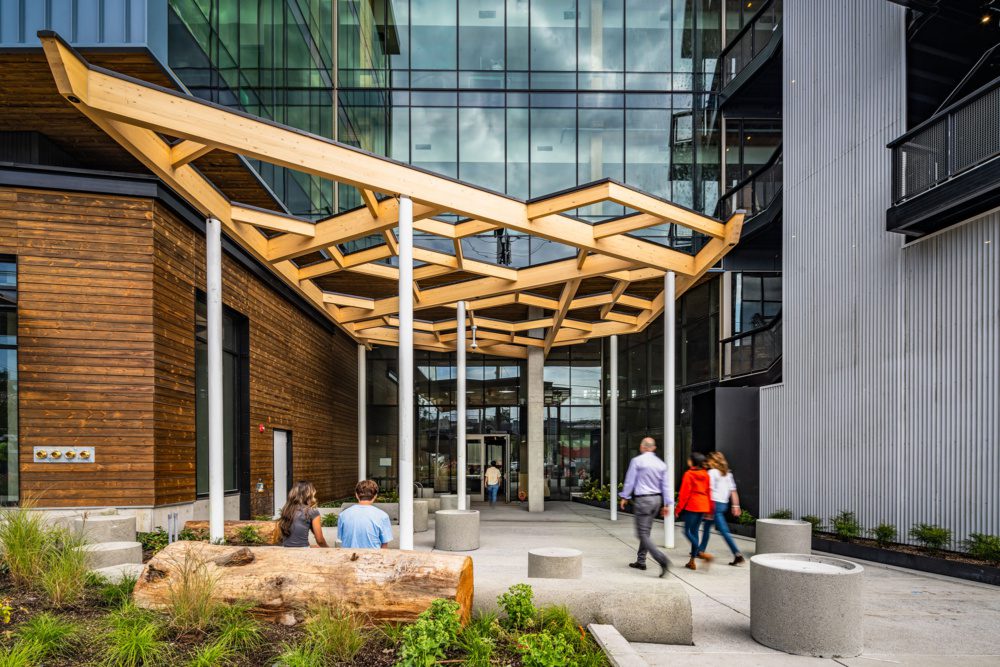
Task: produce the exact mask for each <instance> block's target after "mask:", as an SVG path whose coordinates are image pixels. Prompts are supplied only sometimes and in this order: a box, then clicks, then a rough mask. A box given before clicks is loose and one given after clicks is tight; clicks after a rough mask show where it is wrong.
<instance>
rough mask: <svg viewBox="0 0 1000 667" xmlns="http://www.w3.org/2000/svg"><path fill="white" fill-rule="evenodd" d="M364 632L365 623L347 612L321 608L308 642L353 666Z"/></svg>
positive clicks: (315, 613) (308, 623) (309, 624)
mask: <svg viewBox="0 0 1000 667" xmlns="http://www.w3.org/2000/svg"><path fill="white" fill-rule="evenodd" d="M455 606H456V608H457V607H458V605H457V604H456V605H455ZM364 628H365V623H364V620H363V619H361V618H359V617H358V616H356V615H354V614H351V613H350V612H348V611H347V610H345V609H331V608H330V607H318V608H317V609H315V610H314V611H313V613H312V615H311V616H310V617H309V620H307V621H306V641H307V642H308V643H310V644H312V645H313V646H314V647H316V649H318V650H319V652H320V654H321V655H326V656H332V657H334V658H335V659H336V660H337V662H351V661H352V660H353V659H354V656H355V655H357V653H358V651H360V650H361V647H362V646H364V645H365V641H366V639H367V637H366V635H365V632H364Z"/></svg>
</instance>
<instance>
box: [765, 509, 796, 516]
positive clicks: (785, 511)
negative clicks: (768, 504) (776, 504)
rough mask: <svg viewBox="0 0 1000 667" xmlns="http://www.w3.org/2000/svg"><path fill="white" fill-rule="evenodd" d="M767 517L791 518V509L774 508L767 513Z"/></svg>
mask: <svg viewBox="0 0 1000 667" xmlns="http://www.w3.org/2000/svg"><path fill="white" fill-rule="evenodd" d="M767 518H768V519H791V518H792V510H790V509H788V508H787V507H782V508H781V509H777V510H774V511H773V512H771V513H770V514H768V515H767Z"/></svg>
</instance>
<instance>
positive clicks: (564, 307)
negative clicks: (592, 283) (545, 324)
mask: <svg viewBox="0 0 1000 667" xmlns="http://www.w3.org/2000/svg"><path fill="white" fill-rule="evenodd" d="M579 287H580V279H579V278H574V279H572V280H570V281H569V282H567V283H566V285H565V286H564V287H563V290H562V296H560V297H559V307H558V308H557V309H556V312H555V315H553V316H552V326H551V327H549V332H548V333H547V334H546V335H545V354H548V353H549V350H551V349H552V343H554V342H555V340H556V335H557V334H558V333H559V329H560V328H561V327H562V323H563V320H564V319H566V313H568V312H569V307H570V304H572V303H573V297H574V296H576V290H577V289H579Z"/></svg>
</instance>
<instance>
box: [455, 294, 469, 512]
mask: <svg viewBox="0 0 1000 667" xmlns="http://www.w3.org/2000/svg"><path fill="white" fill-rule="evenodd" d="M456 317H457V319H456V324H457V325H458V338H456V339H455V360H456V362H457V366H458V369H457V373H458V376H457V377H456V378H455V393H456V396H455V404H456V406H457V407H456V412H457V413H458V414H457V415H456V424H455V430H456V431H458V452H457V453H458V464H457V465H456V466H455V476H456V477H457V478H458V509H460V510H467V509H469V508H468V507H466V506H465V505H466V503H465V500H466V497H465V495H466V491H465V474H466V472H467V471H468V469H467V467H466V461H465V457H466V449H465V302H464V301H459V302H458V315H457V316H456Z"/></svg>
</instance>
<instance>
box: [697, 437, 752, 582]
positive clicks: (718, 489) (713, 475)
mask: <svg viewBox="0 0 1000 667" xmlns="http://www.w3.org/2000/svg"><path fill="white" fill-rule="evenodd" d="M708 477H709V481H710V482H711V484H712V501H713V502H714V503H715V512H714V513H713V515H712V518H711V519H708V520H706V521H705V531H704V532H703V533H702V535H701V549H700V551H701V553H703V554H704V553H706V551H705V550H706V548H707V547H708V538H709V537H711V536H712V524H713V523H714V524H715V526H716V528H718V529H719V533H720V534H721V535H722V538H723V539H724V540H726V544H728V545H729V550H730V551H732V552H733V562H732V563H730V565H739V564H740V563H742V562H743V560H744V558H743V554H741V553H740V549H739V547H737V546H736V542H735V541H733V536H732V535H730V534H729V524H728V523H726V512H727V511H728V510H729V506H730V502H731V503H732V508H733V516H739V515H740V496H739V494H738V493H736V480H735V479H733V473H732V472H730V471H729V463H728V462H727V461H726V457H725V456H724V455H723V454H722V452H712V453H711V454H709V455H708Z"/></svg>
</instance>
